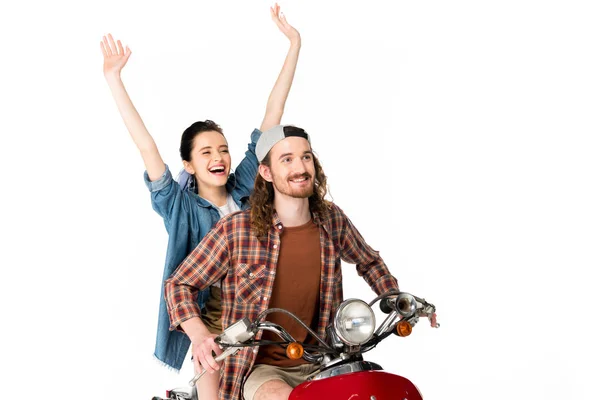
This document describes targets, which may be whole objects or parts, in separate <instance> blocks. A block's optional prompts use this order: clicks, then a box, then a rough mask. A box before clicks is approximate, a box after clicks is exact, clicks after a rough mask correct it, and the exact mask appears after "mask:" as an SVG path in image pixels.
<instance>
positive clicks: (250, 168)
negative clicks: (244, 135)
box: [234, 129, 262, 197]
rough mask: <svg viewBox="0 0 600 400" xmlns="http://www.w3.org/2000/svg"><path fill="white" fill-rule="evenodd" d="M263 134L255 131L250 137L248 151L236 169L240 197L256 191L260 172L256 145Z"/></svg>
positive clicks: (235, 174)
mask: <svg viewBox="0 0 600 400" xmlns="http://www.w3.org/2000/svg"><path fill="white" fill-rule="evenodd" d="M260 135H262V132H261V131H260V130H258V129H254V131H252V134H251V135H250V143H248V150H246V154H245V156H244V158H243V159H242V161H241V162H240V163H239V164H238V166H237V167H236V168H235V172H234V176H235V188H234V190H235V191H239V197H244V196H250V194H251V193H252V191H253V190H254V180H255V178H256V174H257V172H258V159H257V158H256V143H257V142H258V138H260Z"/></svg>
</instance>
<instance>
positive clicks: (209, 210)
mask: <svg viewBox="0 0 600 400" xmlns="http://www.w3.org/2000/svg"><path fill="white" fill-rule="evenodd" d="M260 135H261V132H260V131H259V130H258V129H255V130H254V131H253V132H252V135H251V143H249V144H248V150H247V151H246V156H245V157H244V159H243V160H242V161H241V162H240V164H239V165H238V166H237V168H236V169H235V172H234V173H232V174H231V175H230V176H229V179H228V181H227V184H226V188H227V192H228V193H230V194H231V197H233V200H234V201H235V202H236V203H237V205H238V206H239V207H240V208H241V209H242V210H245V209H247V208H248V207H249V204H248V201H249V197H250V193H251V192H252V190H253V188H254V178H255V177H256V173H257V171H258V160H257V158H256V154H255V148H256V142H257V141H258V138H259V137H260ZM144 181H145V183H146V186H147V187H148V189H149V190H150V195H151V199H152V208H153V209H154V210H155V211H156V212H157V213H158V214H159V215H160V216H161V217H162V218H163V220H164V223H165V228H166V229H167V232H168V233H169V243H168V245H167V257H166V262H165V268H164V272H163V283H164V281H165V280H166V279H167V278H168V277H169V276H171V274H172V273H173V271H175V269H176V268H177V267H178V266H179V264H180V263H181V262H182V261H183V260H184V259H185V257H186V256H187V255H188V254H189V253H190V252H191V251H192V250H193V249H194V248H196V246H197V245H198V243H200V241H201V240H202V238H203V237H204V235H206V234H207V233H208V231H210V229H211V228H212V227H213V225H214V224H215V223H216V222H217V221H218V220H219V218H220V217H219V212H218V210H217V209H216V208H215V207H214V206H213V205H212V204H210V203H209V202H208V201H206V200H205V199H203V198H201V197H199V196H198V195H197V194H196V193H194V192H192V191H191V190H185V189H182V188H181V187H180V186H179V184H178V183H177V181H175V179H173V176H172V175H171V171H170V170H169V167H168V166H166V170H165V172H164V174H163V175H162V176H161V177H160V178H159V179H158V180H156V181H154V182H151V181H150V179H149V178H148V173H147V172H144ZM163 294H164V291H163V287H162V286H161V291H160V305H159V311H158V329H157V332H156V345H155V349H154V356H155V357H156V358H157V359H158V360H160V361H161V362H163V363H164V364H166V365H168V366H169V367H172V368H174V369H176V370H179V369H181V365H182V364H183V360H184V359H185V355H186V354H187V351H188V348H189V346H190V340H189V338H188V337H187V336H186V335H185V334H184V333H182V332H180V331H170V330H169V324H170V322H169V315H168V314H167V306H166V304H165V299H164V295H163ZM207 298H208V290H206V291H203V292H201V293H200V294H199V295H198V304H199V305H200V306H201V307H202V306H203V305H204V303H205V302H206V299H207Z"/></svg>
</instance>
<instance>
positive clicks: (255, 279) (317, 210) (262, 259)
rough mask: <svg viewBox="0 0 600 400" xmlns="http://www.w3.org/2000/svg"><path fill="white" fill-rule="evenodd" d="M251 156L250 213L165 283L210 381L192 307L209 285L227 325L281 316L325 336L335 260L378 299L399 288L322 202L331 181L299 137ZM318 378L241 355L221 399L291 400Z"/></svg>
mask: <svg viewBox="0 0 600 400" xmlns="http://www.w3.org/2000/svg"><path fill="white" fill-rule="evenodd" d="M256 155H257V158H258V160H259V161H260V165H259V175H257V177H256V181H255V185H254V193H253V194H252V197H251V199H250V203H251V209H250V210H247V211H243V212H240V213H235V214H232V215H230V216H228V217H226V218H223V219H222V220H221V221H220V222H219V223H218V224H217V225H216V226H215V228H214V229H213V230H212V231H211V232H209V233H208V234H207V235H206V237H205V238H204V239H203V240H202V241H201V242H200V244H199V245H198V247H197V248H196V249H195V250H194V251H193V252H192V253H191V254H190V255H189V256H188V257H187V258H186V259H185V260H184V262H183V263H182V264H181V265H180V266H179V267H178V269H177V270H176V271H175V273H174V274H173V275H172V276H171V278H169V279H168V280H167V281H166V283H165V297H166V300H167V306H168V310H169V315H170V318H171V329H176V328H177V327H181V328H182V329H183V330H184V331H185V333H186V334H187V335H188V336H189V337H190V339H191V341H192V343H193V345H194V346H193V354H194V359H195V360H196V362H200V363H201V364H202V367H203V368H206V369H207V370H208V372H211V373H214V372H215V371H216V370H218V369H220V367H219V365H218V364H217V363H216V362H215V360H214V358H213V356H212V351H214V352H215V353H216V354H220V352H221V351H220V349H219V347H218V346H217V345H216V344H215V342H214V338H215V337H216V335H214V334H210V332H209V331H208V330H207V328H206V327H205V326H204V324H203V323H202V321H201V320H200V318H199V316H200V310H199V309H198V306H197V304H196V302H195V301H194V298H195V296H196V294H197V292H198V290H202V289H203V288H206V287H208V286H210V285H211V284H212V283H214V282H218V281H222V283H221V284H222V301H223V303H222V306H223V325H224V326H229V325H231V324H232V323H234V322H235V321H237V320H239V319H241V318H242V317H248V318H250V320H253V319H255V318H256V317H257V315H258V314H259V313H260V312H261V311H263V310H265V309H267V308H269V307H280V308H285V309H287V310H289V311H291V312H293V313H294V314H296V315H298V316H299V317H300V318H301V319H302V320H303V321H304V322H305V323H306V324H307V325H309V326H311V327H312V328H314V329H315V330H316V332H317V333H318V334H319V336H321V337H325V336H326V333H325V329H326V327H327V325H329V323H330V322H331V320H332V318H333V312H334V310H335V308H336V307H337V306H338V305H339V304H340V303H341V301H342V297H343V295H342V273H341V262H340V260H344V261H346V262H348V263H353V264H356V268H357V271H358V274H359V275H361V276H362V277H363V278H364V279H365V280H366V281H367V283H368V284H369V285H370V286H371V288H372V289H373V290H374V291H375V292H377V293H378V294H381V293H384V292H387V291H389V290H392V289H396V290H397V289H398V284H397V281H396V279H395V278H394V277H393V276H392V275H391V274H390V273H389V271H388V269H387V267H386V266H385V264H384V262H383V260H382V259H381V257H379V254H378V252H376V251H374V250H373V249H372V248H371V247H369V246H368V245H367V244H366V243H365V241H364V239H363V238H362V236H361V235H360V233H359V232H358V231H357V230H356V228H355V227H354V226H353V225H352V223H351V222H350V220H349V219H348V218H347V217H346V215H345V214H344V213H343V212H342V210H340V209H339V208H338V207H337V206H336V205H335V204H333V203H331V202H327V201H325V200H324V197H325V195H326V192H327V179H326V176H325V174H324V173H323V170H322V168H321V166H320V164H319V162H318V160H317V158H316V157H315V156H314V154H313V153H312V149H311V145H310V139H309V136H308V135H307V134H306V132H304V130H302V129H300V128H297V127H293V126H281V125H279V126H276V127H274V128H272V129H269V130H268V131H266V132H264V133H263V134H262V136H261V137H260V139H259V140H258V143H257V146H256ZM272 315H274V316H273V317H272V318H269V320H271V321H273V322H276V323H279V324H281V325H283V326H284V328H286V330H289V332H290V333H291V334H292V336H294V338H296V339H297V340H298V341H303V340H305V339H306V337H307V333H306V331H305V330H303V329H302V328H300V329H298V324H294V323H290V321H289V320H286V319H285V317H284V318H282V317H278V316H277V314H272ZM263 338H266V334H265V336H263ZM314 370H315V368H314V366H312V365H310V364H306V365H305V364H304V361H303V360H299V361H291V360H288V359H287V358H286V357H285V354H284V351H283V350H282V349H280V348H276V347H275V348H261V349H260V350H256V349H254V350H252V349H249V348H248V349H244V350H241V351H239V352H238V353H237V355H235V356H233V357H230V358H228V359H226V361H225V364H224V368H223V373H222V375H221V384H220V389H219V398H220V399H222V400H224V399H235V400H237V399H240V398H242V395H243V398H244V399H246V400H263V399H269V400H270V399H277V400H279V399H287V398H288V396H289V394H290V392H291V391H292V388H293V387H294V386H296V385H298V384H299V383H301V382H302V381H304V380H305V379H306V378H307V376H308V375H309V374H310V373H311V372H313V371H314ZM244 379H245V382H244ZM242 382H244V383H243V384H242ZM242 386H243V387H242Z"/></svg>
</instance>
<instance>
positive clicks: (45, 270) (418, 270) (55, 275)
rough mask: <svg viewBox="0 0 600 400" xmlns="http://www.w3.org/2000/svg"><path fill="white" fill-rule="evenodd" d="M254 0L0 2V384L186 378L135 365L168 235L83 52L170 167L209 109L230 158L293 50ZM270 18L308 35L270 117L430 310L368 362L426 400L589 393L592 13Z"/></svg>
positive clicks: (392, 12)
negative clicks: (106, 40) (298, 135)
mask: <svg viewBox="0 0 600 400" xmlns="http://www.w3.org/2000/svg"><path fill="white" fill-rule="evenodd" d="M270 4H271V3H270V2H269V1H266V0H260V1H243V2H242V1H220V2H216V1H212V2H208V1H201V0H196V1H179V2H166V1H162V2H156V1H130V0H127V1H126V0H119V1H103V2H98V1H94V2H88V1H78V2H75V1H72V2H67V1H34V2H27V1H21V2H18V3H17V2H8V1H7V2H3V3H2V6H1V8H0V34H1V35H0V37H1V39H0V40H1V41H2V46H1V47H2V61H1V63H0V68H1V69H2V70H1V73H0V83H1V90H0V93H1V94H0V96H1V98H0V99H1V104H0V106H1V108H0V109H1V110H2V111H1V118H0V132H1V133H0V135H1V136H0V137H1V145H0V163H1V167H2V185H1V187H2V189H1V190H2V194H1V196H0V199H1V200H0V201H1V202H2V205H1V209H2V223H1V224H0V225H1V226H2V228H1V230H2V234H3V239H2V243H3V244H2V245H1V248H2V250H1V252H0V254H1V265H2V271H3V273H2V283H3V285H2V286H3V289H2V293H1V294H0V296H2V298H1V299H0V300H1V303H0V304H2V306H1V307H2V318H1V323H2V328H1V330H2V338H3V339H1V340H0V346H1V353H0V354H1V355H2V358H1V359H0V362H1V365H2V368H1V371H2V372H1V373H0V374H1V375H0V382H1V393H0V394H1V395H2V396H4V397H8V396H9V395H14V394H15V390H24V389H25V390H27V393H26V395H25V396H22V397H29V395H34V396H35V397H37V393H40V394H41V395H43V396H44V397H46V398H51V399H59V398H60V399H80V398H87V399H101V398H130V399H150V398H151V397H152V396H153V395H162V394H163V393H164V390H165V389H167V388H172V387H175V386H183V385H185V384H186V382H187V381H188V380H189V378H190V377H191V368H190V365H189V364H187V365H186V367H185V368H184V370H183V371H182V373H181V374H179V375H177V374H175V373H173V372H171V371H168V370H167V369H165V368H163V367H161V366H159V365H158V363H156V362H155V360H154V359H153V357H152V351H153V348H154V347H153V346H154V338H155V326H156V312H157V308H158V300H159V294H160V291H161V282H160V280H161V275H162V268H163V262H164V256H165V249H166V240H167V236H166V232H165V230H164V227H163V224H162V221H161V219H160V217H159V216H158V215H157V214H155V213H154V211H153V210H152V209H151V206H150V199H149V195H148V192H147V189H146V188H145V186H144V184H143V181H142V172H143V164H142V161H141V158H140V157H139V155H138V152H137V150H136V148H135V146H134V145H133V143H132V141H131V139H130V138H129V135H128V133H127V131H126V130H125V127H124V125H123V124H122V122H121V120H120V117H119V115H118V112H117V110H116V107H115V105H114V102H113V100H112V98H111V96H110V93H109V90H108V87H107V85H106V82H105V81H104V78H103V75H102V56H101V52H100V48H99V41H100V40H101V37H102V35H103V34H105V33H108V32H112V33H113V34H114V35H115V37H117V38H120V39H122V40H123V41H124V43H126V44H128V45H129V46H130V47H131V49H132V50H133V54H132V56H131V59H130V61H129V64H128V65H127V66H126V68H125V70H124V72H123V79H124V81H125V84H126V86H127V88H128V90H129V92H130V94H131V96H132V98H133V100H134V103H135V104H136V106H137V107H138V109H139V111H140V113H141V115H142V117H143V118H144V121H145V122H146V124H147V127H148V129H149V130H150V132H151V134H152V135H153V136H154V138H155V139H156V141H157V143H158V146H159V149H160V150H161V154H162V155H163V158H164V159H165V160H166V162H167V163H168V164H169V165H171V166H172V169H173V170H174V171H177V170H178V169H179V166H180V165H181V164H180V160H179V155H178V146H179V138H180V135H181V132H182V131H183V129H185V127H187V126H188V125H190V124H191V123H192V122H194V121H196V120H203V119H206V118H210V119H213V120H215V121H217V122H218V123H220V124H221V125H222V126H223V128H224V129H225V133H226V135H227V137H228V139H229V142H230V146H231V148H232V156H233V159H234V162H235V161H239V160H240V159H241V157H242V154H243V151H244V149H245V144H246V143H247V141H248V137H249V133H250V132H251V130H252V128H254V127H257V126H258V125H260V122H261V120H262V115H263V112H264V105H265V103H266V99H267V96H268V94H269V91H270V89H271V87H272V85H273V83H274V81H275V78H276V76H277V73H278V72H279V69H280V67H281V63H282V62H283V58H284V56H285V53H286V51H287V40H286V39H285V38H284V36H283V35H282V34H281V33H280V32H279V31H278V30H277V29H276V27H275V26H274V24H273V23H272V22H271V21H270V18H269V5H270ZM281 4H282V8H283V11H284V12H285V14H286V15H287V17H288V20H289V22H290V23H292V24H293V25H294V26H296V27H297V28H298V30H299V31H300V33H301V35H302V39H303V47H302V52H301V58H300V62H299V65H298V70H297V76H296V80H295V82H294V86H293V88H292V92H291V94H290V98H289V101H288V103H287V109H286V114H285V116H284V120H283V122H284V123H293V124H297V125H299V126H302V127H304V128H305V129H306V130H308V131H309V132H310V133H311V135H312V137H313V145H314V148H315V150H316V151H317V153H318V154H319V155H320V158H321V160H322V163H323V166H324V169H325V172H326V173H327V174H328V176H329V179H330V189H331V193H332V195H333V199H334V200H335V201H336V203H338V204H339V205H340V206H341V207H342V208H343V209H344V210H345V211H346V213H347V214H348V215H349V216H350V218H351V219H352V220H353V222H354V223H355V225H356V226H357V227H358V228H359V229H360V231H361V232H362V234H363V236H364V237H365V238H366V239H367V241H368V242H369V243H370V244H371V245H372V246H373V247H374V248H376V249H378V250H380V251H381V254H382V256H383V257H384V259H385V260H386V263H387V264H388V266H389V268H390V269H391V271H392V272H393V274H394V275H395V276H397V277H398V280H399V282H400V285H401V288H402V289H404V290H407V291H409V292H413V293H414V294H416V295H419V296H424V297H425V298H426V299H428V300H429V301H431V302H433V303H435V304H436V305H437V307H438V314H439V320H440V322H441V328H440V329H438V330H434V329H429V328H427V326H426V324H425V323H422V324H419V325H418V326H417V327H416V329H415V331H414V332H413V335H412V336H411V337H409V338H406V339H396V338H392V339H389V340H387V341H385V342H383V343H382V344H380V346H379V347H378V348H377V349H376V350H374V351H373V352H372V353H371V354H367V358H368V359H370V360H372V361H375V362H378V363H380V364H381V365H383V366H384V367H385V368H386V369H387V370H389V371H391V372H394V373H398V374H401V375H403V376H405V377H407V378H409V379H411V380H412V381H413V382H414V383H415V384H417V386H418V387H419V388H420V389H421V391H422V392H423V394H424V395H425V398H427V399H461V400H465V399H506V398H516V399H538V398H539V399H541V398H544V399H561V400H564V399H575V398H577V399H597V398H598V394H597V389H594V388H593V386H592V380H594V381H595V380H596V379H595V378H596V377H597V373H598V371H599V368H598V357H599V356H600V354H599V351H598V343H597V338H598V334H599V333H600V332H599V324H598V321H597V316H596V314H597V309H596V306H597V304H598V300H597V296H596V295H595V293H594V290H595V286H596V280H595V279H593V278H592V276H594V272H595V271H594V270H595V269H597V268H598V266H599V265H600V254H599V253H600V251H599V240H600V228H599V226H600V212H599V207H598V204H600V188H599V172H600V161H599V157H598V154H599V151H600V139H599V137H598V135H599V133H600V129H599V128H600V122H599V118H598V115H599V114H598V110H599V109H600V96H599V93H600V79H599V77H598V76H599V71H600V56H599V46H598V44H599V40H598V38H600V25H599V24H598V21H599V20H600V18H599V17H600V15H599V10H598V6H597V5H596V3H595V2H593V1H573V0H572V1H568V2H567V1H527V0H519V1H512V0H505V1H502V2H500V1H497V2H489V1H488V2H483V1H436V0H428V1H373V2H367V1H363V2H354V1H299V0H285V1H282V2H281ZM345 271H346V273H345V287H346V295H347V296H348V297H350V296H352V297H360V298H363V299H365V300H370V299H371V298H372V294H371V292H370V291H369V289H368V287H367V286H366V284H365V283H364V282H362V280H360V278H358V277H356V274H355V273H354V272H353V267H352V266H346V270H345ZM38 391H39V392H38Z"/></svg>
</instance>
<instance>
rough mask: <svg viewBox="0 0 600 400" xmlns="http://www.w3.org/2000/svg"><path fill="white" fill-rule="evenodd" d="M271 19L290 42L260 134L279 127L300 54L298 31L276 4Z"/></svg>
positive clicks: (272, 91) (270, 97)
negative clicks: (276, 126)
mask: <svg viewBox="0 0 600 400" xmlns="http://www.w3.org/2000/svg"><path fill="white" fill-rule="evenodd" d="M271 19H272V20H273V22H275V24H276V25H277V27H278V28H279V30H280V31H281V32H283V34H284V35H285V36H286V37H287V38H288V39H289V40H290V49H289V51H288V54H287V56H286V58H285V61H284V63H283V67H282V68H281V72H280V73H279V77H278V78H277V81H276V82H275V86H273V90H271V94H270V95H269V100H268V101H267V108H266V111H265V117H264V119H263V122H262V124H261V126H260V130H261V131H262V132H264V131H266V130H267V129H270V128H272V127H274V126H275V125H279V124H280V123H281V117H282V115H283V110H284V108H285V102H286V100H287V97H288V94H289V93H290V88H291V87H292V82H293V81H294V74H295V72H296V64H297V63H298V56H299V54H300V45H301V40H300V34H299V33H298V31H297V30H296V29H295V28H294V27H293V26H291V25H290V24H289V23H288V22H287V20H286V19H285V16H284V15H283V13H280V8H279V5H278V4H277V3H275V6H274V7H271Z"/></svg>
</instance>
